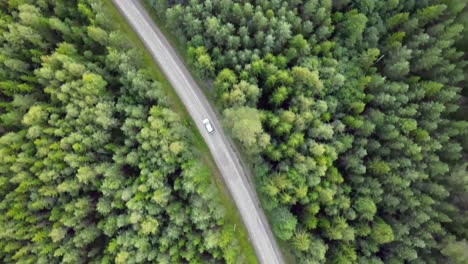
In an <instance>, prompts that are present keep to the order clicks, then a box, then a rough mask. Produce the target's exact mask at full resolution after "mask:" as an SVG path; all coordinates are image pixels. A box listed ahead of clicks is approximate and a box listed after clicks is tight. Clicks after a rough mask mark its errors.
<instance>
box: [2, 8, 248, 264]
mask: <svg viewBox="0 0 468 264" xmlns="http://www.w3.org/2000/svg"><path fill="white" fill-rule="evenodd" d="M109 6H110V5H108V6H107V7H104V6H103V2H102V1H98V0H77V1H74V0H61V1H57V0H39V1H36V0H16V1H0V20H1V22H0V43H1V44H0V262H1V263H73V264H76V263H149V262H151V263H188V262H190V263H219V262H226V263H243V262H245V260H244V259H243V254H242V252H240V246H239V241H237V240H236V239H235V236H234V234H233V233H234V230H233V228H232V226H230V225H229V226H228V225H227V224H226V222H227V221H226V217H227V216H226V208H225V207H223V204H222V203H221V202H220V201H219V196H220V193H219V191H217V190H218V189H217V187H216V186H214V183H213V179H212V178H211V172H210V170H209V169H208V167H207V166H206V165H204V163H202V161H201V159H200V158H199V156H197V154H196V153H195V152H194V148H193V146H192V143H191V142H192V141H191V140H190V139H189V137H188V127H187V126H186V125H185V123H183V122H181V120H180V116H179V115H178V114H176V112H174V111H173V110H171V108H170V106H169V103H168V102H167V97H166V95H165V93H164V92H163V89H162V88H161V82H159V81H157V80H155V79H154V78H152V77H151V75H150V74H149V72H148V69H146V68H144V67H143V65H142V64H141V62H142V60H141V53H140V52H141V51H137V50H136V49H135V48H134V47H133V46H132V45H131V42H130V41H129V39H128V38H127V36H126V35H124V33H123V32H122V31H121V30H120V29H119V27H118V25H119V21H114V20H112V15H109V13H107V11H109V10H108V8H109ZM110 7H111V6H110Z"/></svg>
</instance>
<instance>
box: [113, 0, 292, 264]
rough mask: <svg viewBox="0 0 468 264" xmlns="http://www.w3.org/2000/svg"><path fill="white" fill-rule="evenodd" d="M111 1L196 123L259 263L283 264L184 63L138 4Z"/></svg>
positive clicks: (216, 122) (236, 160)
mask: <svg viewBox="0 0 468 264" xmlns="http://www.w3.org/2000/svg"><path fill="white" fill-rule="evenodd" d="M112 1H113V2H114V4H115V5H116V6H117V8H118V9H119V10H120V12H121V13H122V14H123V16H124V17H125V18H126V19H127V21H128V22H129V24H130V25H131V26H132V28H133V29H134V30H135V31H136V32H137V33H138V35H139V37H140V38H141V39H142V41H143V43H144V44H145V46H146V48H147V49H148V51H149V52H150V53H151V55H152V56H153V58H154V59H155V61H156V62H157V63H158V65H159V67H160V68H161V69H162V71H163V72H164V74H165V75H166V77H167V79H168V80H169V82H170V83H171V85H172V86H173V87H174V89H175V90H176V92H177V95H178V96H179V97H180V99H181V101H182V103H183V104H184V105H185V107H186V108H187V110H188V112H189V114H190V116H191V117H192V119H193V120H194V121H195V124H196V125H197V128H198V130H199V131H200V133H201V135H202V136H203V138H204V140H205V142H206V144H207V145H208V147H209V149H210V152H211V154H212V155H213V158H214V160H215V162H216V165H217V166H218V168H219V170H220V172H221V175H222V177H223V179H224V182H225V184H226V186H227V187H228V190H229V191H230V193H231V196H232V198H233V200H234V202H235V204H236V206H237V209H238V211H239V213H240V216H241V218H242V221H243V222H244V225H245V227H246V229H247V232H248V234H249V237H250V240H251V243H252V244H253V246H254V249H255V252H256V254H257V258H258V260H259V262H260V263H263V264H280V263H284V260H283V258H282V255H281V252H280V250H279V248H278V246H277V244H276V242H275V239H274V237H273V234H272V233H271V229H270V227H269V225H268V222H267V220H266V217H265V215H264V213H263V211H262V209H261V208H260V206H259V202H258V198H257V196H256V193H255V191H254V188H253V187H252V185H251V182H250V181H249V178H248V177H249V176H248V174H247V173H248V172H247V171H246V170H244V168H243V166H242V165H241V163H240V162H239V157H238V156H237V154H236V152H235V151H234V148H233V146H232V145H231V144H230V143H229V140H228V139H227V138H226V136H225V134H224V133H223V131H222V128H221V125H220V122H219V120H218V118H217V117H216V115H215V113H214V111H213V109H212V108H211V106H210V104H209V103H208V101H207V99H206V98H205V96H204V95H203V93H202V91H201V89H200V88H199V87H198V85H197V84H196V82H195V81H194V80H193V78H192V77H191V75H190V73H189V72H188V71H187V69H186V68H185V66H184V63H183V62H182V60H181V59H180V58H179V57H178V55H177V54H176V52H175V51H174V49H173V48H172V47H171V45H170V44H169V42H168V41H167V40H166V39H165V37H164V35H163V34H162V33H161V31H159V29H158V28H157V27H156V26H155V24H154V23H153V21H152V20H151V18H150V17H149V16H148V14H147V13H146V11H145V9H144V8H143V6H142V5H141V3H139V2H138V0H112ZM205 118H209V119H210V120H211V123H212V124H213V125H214V127H215V129H216V131H215V133H213V134H209V133H208V132H207V131H206V129H205V127H204V126H203V123H202V120H203V119H205Z"/></svg>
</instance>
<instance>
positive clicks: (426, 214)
mask: <svg viewBox="0 0 468 264" xmlns="http://www.w3.org/2000/svg"><path fill="white" fill-rule="evenodd" d="M466 2H467V1H465V0H417V1H416V0H388V1H383V0H380V1H378V0H362V1H352V0H337V1H332V0H303V1H301V0H291V1H280V0H271V1H266V0H254V1H243V0H238V1H233V0H206V1H200V0H191V1H186V0H180V1H173V0H146V5H147V6H151V7H152V11H153V13H154V14H155V15H156V17H157V20H158V21H160V23H163V24H164V26H165V27H166V28H167V29H168V31H169V32H171V33H172V34H173V37H174V38H175V39H176V41H177V43H178V45H180V47H182V48H183V49H184V50H185V52H186V59H187V61H188V63H189V65H190V67H191V69H192V71H194V72H196V74H197V76H198V77H199V78H200V79H202V80H207V81H209V83H211V81H210V80H212V87H213V89H214V92H213V97H215V98H216V103H217V106H218V108H219V109H220V111H222V113H223V116H224V120H225V127H226V129H227V130H228V131H230V133H231V135H232V137H233V138H234V139H235V140H236V142H238V144H239V145H240V146H241V149H242V150H243V152H244V153H245V154H246V155H247V157H248V160H250V161H251V162H250V163H251V164H250V165H251V167H252V169H253V171H254V177H255V181H256V188H257V190H258V193H259V196H260V197H261V200H262V204H263V207H264V209H265V210H266V211H267V213H268V216H269V220H270V222H271V225H272V229H273V232H274V234H275V235H276V237H277V239H278V241H280V244H281V245H282V246H283V247H284V248H286V251H288V252H290V254H292V256H293V259H294V261H295V262H297V263H343V264H344V263H373V264H377V263H468V253H467V252H468V242H467V238H468V213H467V209H468V174H467V171H466V166H467V162H466V149H467V147H468V145H467V140H466V139H467V133H468V132H467V131H468V123H467V121H466V117H467V116H466V112H463V111H462V110H463V109H466V106H462V105H461V104H462V103H463V102H466V100H463V94H465V95H466V90H465V91H463V88H464V87H466V84H467V81H466V77H467V76H466V72H467V67H466V66H467V60H466V56H465V55H464V52H463V51H464V50H466V49H467V46H466V42H464V40H466V39H467V37H466V36H467V35H468V34H467V32H468V31H467V30H468V28H467V29H465V27H466V26H468V23H467V21H468V18H467V17H468V16H467V15H466V14H467V11H466V10H467V5H466ZM465 111H466V110H465Z"/></svg>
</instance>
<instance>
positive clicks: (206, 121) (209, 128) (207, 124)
mask: <svg viewBox="0 0 468 264" xmlns="http://www.w3.org/2000/svg"><path fill="white" fill-rule="evenodd" d="M203 124H204V125H205V128H206V131H208V133H210V134H211V133H213V132H214V131H215V130H214V128H213V126H212V125H211V122H210V120H209V119H208V118H205V119H203Z"/></svg>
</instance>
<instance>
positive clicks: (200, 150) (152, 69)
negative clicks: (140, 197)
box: [103, 0, 258, 263]
mask: <svg viewBox="0 0 468 264" xmlns="http://www.w3.org/2000/svg"><path fill="white" fill-rule="evenodd" d="M103 4H104V6H105V7H106V9H107V10H108V11H109V15H110V16H111V17H112V20H113V21H115V22H116V24H118V25H119V28H120V30H122V31H123V32H124V33H125V34H126V35H127V36H128V39H129V40H130V41H131V43H132V44H133V45H134V47H136V48H137V49H138V50H141V51H143V52H141V53H142V57H143V65H144V68H146V69H147V70H148V71H149V73H150V74H151V76H152V77H153V78H154V79H155V80H157V81H158V82H160V83H161V85H162V87H163V89H164V92H165V93H166V96H167V99H168V103H169V105H170V107H171V109H172V110H173V111H174V112H176V113H177V114H178V115H179V116H180V117H181V119H182V120H183V122H184V123H185V124H186V126H187V127H188V128H189V133H190V139H191V141H192V142H193V144H194V146H195V152H196V154H198V155H199V156H200V157H201V159H202V161H203V163H204V164H205V165H206V166H207V167H208V168H209V170H210V171H211V174H212V175H213V176H214V177H213V178H212V180H213V183H214V184H215V185H216V186H217V188H218V190H219V193H220V194H221V195H220V201H221V203H222V204H223V205H224V207H225V208H226V221H227V224H228V225H232V226H233V227H234V226H236V230H237V232H235V237H236V239H237V241H238V243H239V246H240V248H241V252H243V253H244V257H245V260H246V263H258V261H257V257H256V255H255V251H254V249H253V247H252V245H251V243H250V242H249V237H248V234H247V231H246V229H245V227H244V225H243V223H242V221H241V220H240V217H239V215H238V213H237V208H236V206H235V204H234V202H233V201H232V198H231V196H230V195H229V192H228V191H227V189H226V186H225V185H224V182H223V180H222V177H221V175H220V172H219V170H218V168H217V167H216V164H215V162H214V160H213V158H212V156H211V153H210V151H209V149H208V146H207V145H206V143H205V141H204V140H203V138H202V136H201V135H200V133H199V131H198V129H197V128H196V126H195V123H194V122H193V120H192V118H191V117H190V115H189V114H188V112H187V110H186V109H185V107H184V105H183V103H182V101H181V100H180V99H179V97H178V96H177V94H176V92H175V90H174V89H173V88H172V86H171V85H170V83H169V81H168V80H167V79H166V77H165V76H164V74H163V73H162V71H161V70H160V68H159V66H158V65H157V63H156V62H155V61H154V60H153V58H152V57H151V55H150V54H149V53H148V52H147V51H146V47H145V45H144V44H143V42H142V41H141V40H140V38H139V37H138V35H137V34H136V33H135V32H134V31H133V29H132V28H131V27H130V25H129V24H128V23H127V21H126V20H125V19H124V18H123V17H122V16H121V14H120V12H119V11H118V10H117V8H116V7H115V6H114V5H113V3H112V1H111V0H104V1H103ZM153 17H154V16H153ZM158 26H159V27H160V29H161V30H162V28H163V27H161V26H160V24H158ZM163 33H164V34H165V35H166V36H170V34H167V32H165V31H163ZM169 41H170V43H171V44H172V45H174V47H178V46H177V45H175V43H174V41H175V40H174V39H170V40H169ZM177 51H178V52H179V54H183V56H184V58H185V53H184V52H183V51H181V50H180V48H177ZM196 81H197V82H198V83H199V85H201V84H202V83H201V82H200V80H196ZM201 86H203V85H201ZM203 88H204V89H205V88H206V86H205V87H203Z"/></svg>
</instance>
